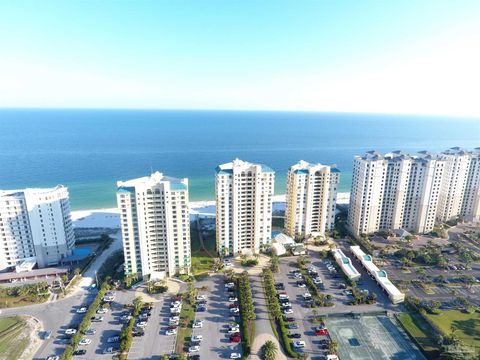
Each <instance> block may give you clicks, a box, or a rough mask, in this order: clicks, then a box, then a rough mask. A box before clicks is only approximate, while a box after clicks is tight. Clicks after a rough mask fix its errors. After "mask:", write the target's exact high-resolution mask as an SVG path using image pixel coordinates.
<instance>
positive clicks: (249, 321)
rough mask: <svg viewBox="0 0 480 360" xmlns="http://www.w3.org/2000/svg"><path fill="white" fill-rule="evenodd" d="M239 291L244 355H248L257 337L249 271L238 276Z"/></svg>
mask: <svg viewBox="0 0 480 360" xmlns="http://www.w3.org/2000/svg"><path fill="white" fill-rule="evenodd" d="M237 288H238V290H237V293H238V300H239V304H240V317H241V324H240V326H241V328H242V334H243V337H242V339H243V356H244V357H248V356H249V355H250V353H251V351H252V343H251V342H252V340H253V338H254V337H255V307H254V305H253V295H252V288H251V287H250V279H249V277H248V273H247V272H246V271H244V272H243V273H242V274H241V275H240V276H239V277H238V278H237Z"/></svg>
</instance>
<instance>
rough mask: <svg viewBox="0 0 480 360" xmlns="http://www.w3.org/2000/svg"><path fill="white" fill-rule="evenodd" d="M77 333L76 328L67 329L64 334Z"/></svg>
mask: <svg viewBox="0 0 480 360" xmlns="http://www.w3.org/2000/svg"><path fill="white" fill-rule="evenodd" d="M76 333H77V330H76V329H67V330H65V334H67V335H75V334H76Z"/></svg>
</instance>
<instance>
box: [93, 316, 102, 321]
mask: <svg viewBox="0 0 480 360" xmlns="http://www.w3.org/2000/svg"><path fill="white" fill-rule="evenodd" d="M90 320H92V322H102V321H103V316H94V317H92V318H91V319H90Z"/></svg>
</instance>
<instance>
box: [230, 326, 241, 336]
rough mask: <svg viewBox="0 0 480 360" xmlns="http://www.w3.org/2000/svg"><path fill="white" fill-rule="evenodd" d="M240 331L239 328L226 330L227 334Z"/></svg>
mask: <svg viewBox="0 0 480 360" xmlns="http://www.w3.org/2000/svg"><path fill="white" fill-rule="evenodd" d="M239 331H240V328H239V327H231V328H230V329H228V333H229V334H235V333H237V332H239Z"/></svg>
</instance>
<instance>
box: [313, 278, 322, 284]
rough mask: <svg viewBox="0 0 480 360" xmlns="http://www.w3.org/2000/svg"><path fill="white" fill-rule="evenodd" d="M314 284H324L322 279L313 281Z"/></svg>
mask: <svg viewBox="0 0 480 360" xmlns="http://www.w3.org/2000/svg"><path fill="white" fill-rule="evenodd" d="M313 283H314V284H321V283H322V279H320V278H319V277H316V278H315V279H313Z"/></svg>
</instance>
